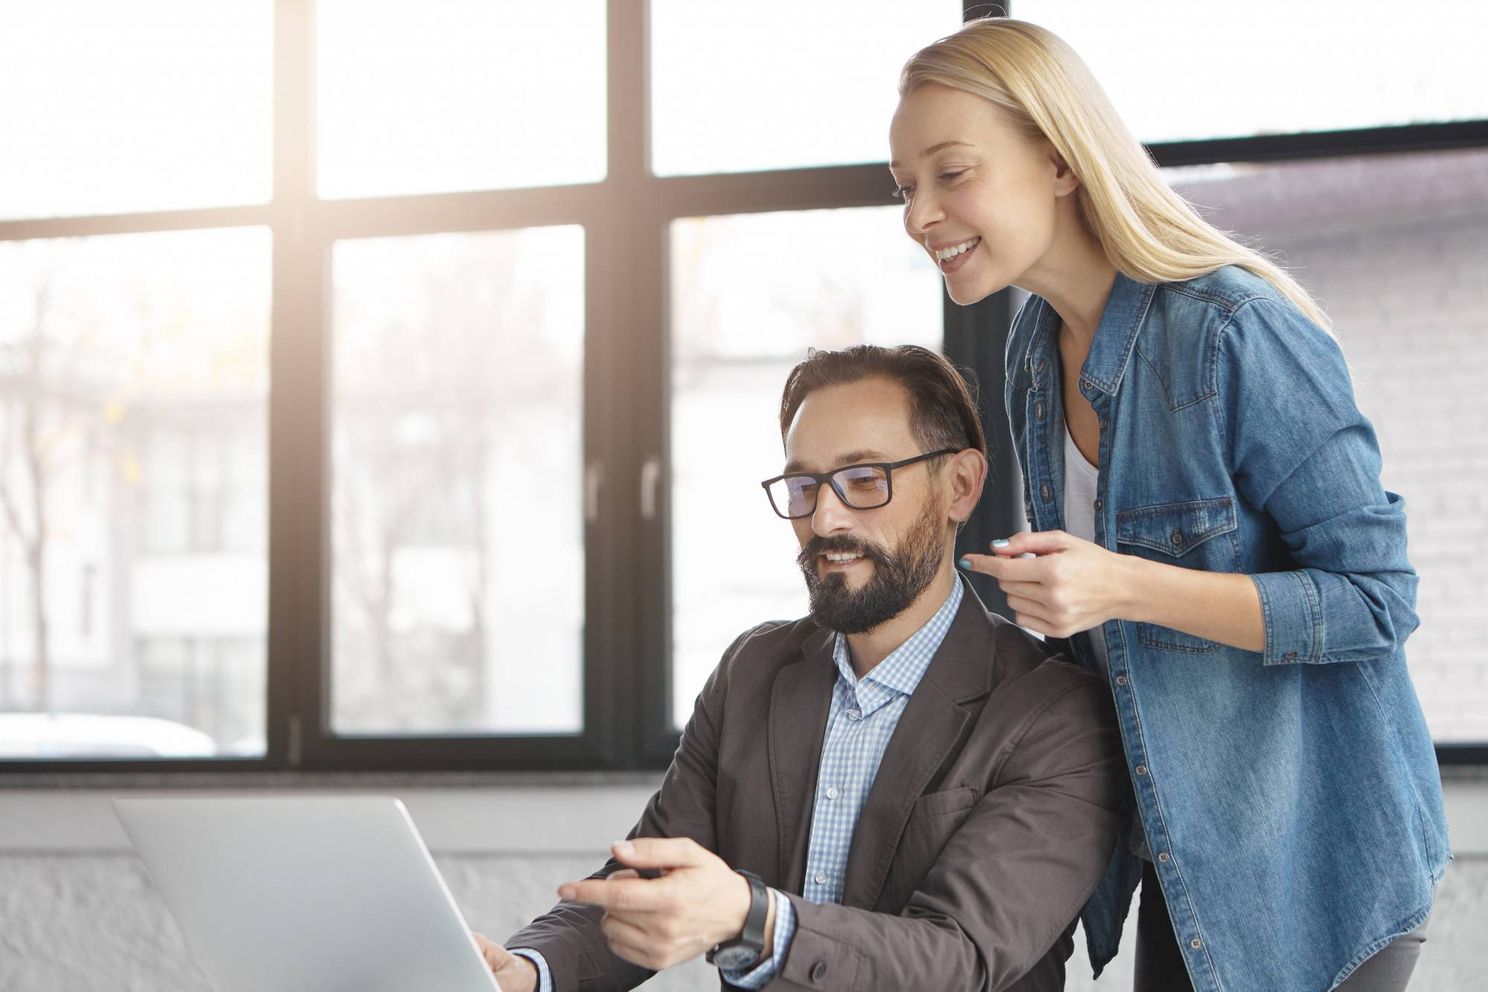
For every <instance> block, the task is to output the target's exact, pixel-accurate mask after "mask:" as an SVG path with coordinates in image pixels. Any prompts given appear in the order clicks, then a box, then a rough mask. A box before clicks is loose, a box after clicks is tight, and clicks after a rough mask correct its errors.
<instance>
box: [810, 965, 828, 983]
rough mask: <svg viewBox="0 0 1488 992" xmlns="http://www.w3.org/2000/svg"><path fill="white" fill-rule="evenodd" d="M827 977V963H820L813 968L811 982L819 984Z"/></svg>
mask: <svg viewBox="0 0 1488 992" xmlns="http://www.w3.org/2000/svg"><path fill="white" fill-rule="evenodd" d="M826 977H827V963H826V962H825V961H818V962H817V963H816V964H814V965H812V966H811V980H812V981H813V982H819V981H821V980H822V979H823V978H826Z"/></svg>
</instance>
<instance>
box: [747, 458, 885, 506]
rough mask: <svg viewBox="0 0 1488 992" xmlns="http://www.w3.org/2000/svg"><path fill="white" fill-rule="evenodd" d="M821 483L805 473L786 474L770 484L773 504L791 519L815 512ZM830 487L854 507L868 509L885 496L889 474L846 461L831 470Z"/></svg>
mask: <svg viewBox="0 0 1488 992" xmlns="http://www.w3.org/2000/svg"><path fill="white" fill-rule="evenodd" d="M820 488H821V486H820V485H819V484H818V483H817V481H816V479H815V478H814V477H812V476H809V475H788V476H786V477H785V478H783V479H780V480H778V481H777V482H775V483H774V484H773V485H772V486H771V487H770V500H771V501H772V502H773V503H774V504H775V508H776V509H777V510H780V511H782V512H783V513H784V515H785V516H787V517H790V518H792V519H794V518H796V517H807V516H810V515H811V514H812V513H815V512H816V495H817V491H818V490H819V489H820ZM832 488H833V489H834V490H836V492H837V495H838V496H839V497H840V498H841V500H842V502H844V503H846V504H847V505H848V506H850V507H852V508H853V509H854V510H871V509H873V508H874V507H878V506H883V505H884V504H885V503H886V502H888V499H889V474H888V472H886V471H884V470H883V469H882V468H881V467H879V466H877V465H850V466H848V467H847V468H842V469H838V470H837V471H836V472H833V473H832Z"/></svg>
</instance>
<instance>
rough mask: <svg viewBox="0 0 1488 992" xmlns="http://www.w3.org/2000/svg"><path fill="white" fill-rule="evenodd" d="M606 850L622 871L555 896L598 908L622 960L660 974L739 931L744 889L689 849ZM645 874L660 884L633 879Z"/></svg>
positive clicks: (633, 846)
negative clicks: (653, 872) (656, 872)
mask: <svg viewBox="0 0 1488 992" xmlns="http://www.w3.org/2000/svg"><path fill="white" fill-rule="evenodd" d="M610 850H611V852H612V853H613V854H614V856H615V860H617V861H619V862H620V863H621V864H623V865H625V866H626V868H625V869H622V870H621V871H617V872H615V873H614V874H613V875H611V876H610V877H609V878H607V879H586V880H584V881H580V882H567V883H565V884H564V885H562V886H560V887H559V889H558V895H559V897H560V898H562V899H566V900H568V901H570V902H581V903H587V904H589V905H591V906H599V907H600V908H602V909H603V910H604V911H605V915H604V920H603V922H602V923H601V924H600V929H601V930H602V931H603V932H604V935H605V938H606V939H607V940H608V941H609V943H610V950H612V951H614V952H615V953H616V954H617V955H619V956H620V957H622V958H624V959H625V960H627V961H629V962H631V963H632V964H638V965H640V966H641V967H643V968H650V969H652V970H653V971H660V970H661V969H662V968H669V967H671V966H672V965H674V964H680V963H681V962H683V961H686V960H689V959H690V958H695V957H697V956H698V955H699V954H702V953H704V952H706V951H707V950H708V949H709V948H711V947H712V946H713V945H714V944H717V943H720V942H722V941H725V940H729V939H732V938H734V937H737V936H738V935H739V933H740V931H742V930H743V929H744V918H745V917H746V916H748V915H749V882H747V881H746V880H745V879H744V876H742V875H740V874H738V873H737V872H735V871H734V870H733V869H731V868H730V867H729V866H728V865H727V864H725V863H724V862H723V860H722V859H720V858H719V857H718V856H717V855H716V854H714V853H713V852H712V851H709V850H707V849H706V848H704V847H702V846H700V845H699V844H698V843H697V842H695V841H693V840H691V839H689V838H686V837H676V838H654V837H649V838H648V837H638V838H636V839H635V840H633V841H619V842H618V843H616V844H614V845H612V846H611V848H610ZM648 868H650V869H660V870H661V872H662V874H661V877H660V878H641V877H639V875H637V871H638V870H641V869H648ZM768 947H769V944H768V943H767V944H766V948H767V952H768ZM504 987H505V986H504V985H503V988H504Z"/></svg>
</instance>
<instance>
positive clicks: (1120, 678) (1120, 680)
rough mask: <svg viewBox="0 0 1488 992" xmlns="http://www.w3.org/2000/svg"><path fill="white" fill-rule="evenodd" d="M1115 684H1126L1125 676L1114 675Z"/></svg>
mask: <svg viewBox="0 0 1488 992" xmlns="http://www.w3.org/2000/svg"><path fill="white" fill-rule="evenodd" d="M1116 684H1117V685H1126V676H1125V675H1118V676H1116Z"/></svg>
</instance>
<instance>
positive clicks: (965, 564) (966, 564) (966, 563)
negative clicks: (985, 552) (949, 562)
mask: <svg viewBox="0 0 1488 992" xmlns="http://www.w3.org/2000/svg"><path fill="white" fill-rule="evenodd" d="M956 564H957V565H959V566H960V567H962V568H967V569H969V568H971V559H970V558H957V559H956Z"/></svg>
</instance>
